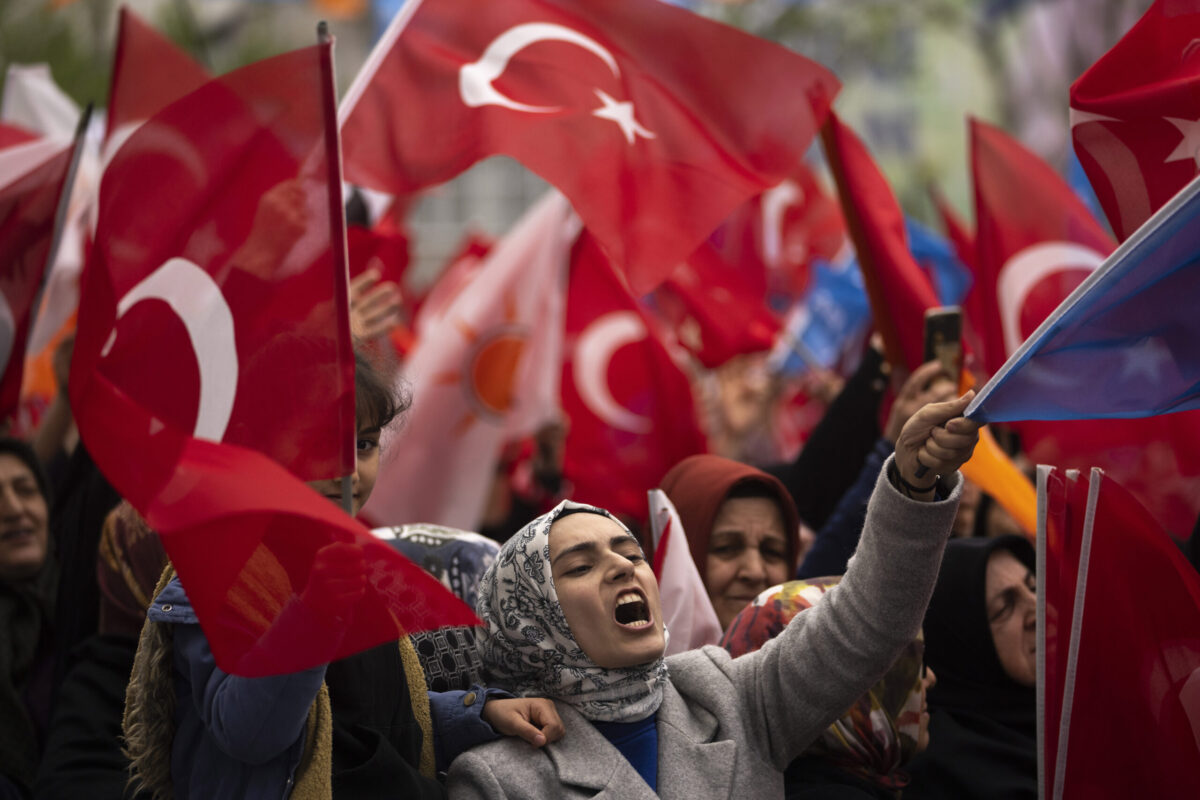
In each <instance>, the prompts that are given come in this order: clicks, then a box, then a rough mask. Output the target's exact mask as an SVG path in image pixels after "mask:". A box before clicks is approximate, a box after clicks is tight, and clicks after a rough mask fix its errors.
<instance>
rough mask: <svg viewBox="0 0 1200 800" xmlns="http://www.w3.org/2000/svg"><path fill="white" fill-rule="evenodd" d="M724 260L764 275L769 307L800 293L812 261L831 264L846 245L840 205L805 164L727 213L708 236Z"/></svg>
mask: <svg viewBox="0 0 1200 800" xmlns="http://www.w3.org/2000/svg"><path fill="white" fill-rule="evenodd" d="M709 242H710V243H711V245H712V246H713V247H714V248H715V249H716V250H717V251H718V252H719V253H720V255H721V256H722V258H724V259H725V260H726V261H727V262H728V263H730V264H736V265H737V266H738V268H739V269H741V270H744V271H747V272H752V273H755V274H758V273H761V274H763V275H764V276H765V278H764V279H763V280H764V281H765V283H766V287H767V292H768V294H769V296H770V298H771V301H772V305H774V306H775V307H781V306H786V304H787V302H788V301H791V300H795V299H797V298H799V297H800V296H802V295H803V294H804V293H805V292H806V291H807V290H808V288H809V286H810V284H811V278H812V270H813V265H814V263H815V262H817V261H824V262H832V261H834V260H835V259H837V257H838V256H839V254H841V252H842V250H843V249H844V248H845V246H846V225H845V222H844V221H843V219H842V209H841V206H840V205H838V201H837V198H835V197H833V196H832V195H831V194H830V193H829V192H828V191H827V190H826V189H825V187H824V186H823V185H822V184H821V181H820V180H818V179H817V176H816V175H815V174H814V173H813V170H812V168H811V167H810V166H809V165H808V163H807V162H804V161H801V162H800V164H799V165H798V166H797V167H796V169H794V170H793V171H792V173H791V174H790V175H789V176H788V177H787V178H785V179H784V180H782V181H780V182H779V183H778V184H776V185H775V186H772V187H771V188H770V189H767V190H766V191H765V192H763V193H762V194H760V195H758V196H757V197H754V198H752V199H751V200H750V201H749V202H747V203H744V204H743V205H742V206H741V207H739V208H738V209H737V210H735V211H734V212H733V213H732V214H730V216H729V218H728V219H726V220H725V222H724V223H722V225H721V227H719V228H717V230H716V231H714V232H713V234H712V235H711V236H710V237H709Z"/></svg>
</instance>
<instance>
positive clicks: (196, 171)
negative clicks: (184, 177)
mask: <svg viewBox="0 0 1200 800" xmlns="http://www.w3.org/2000/svg"><path fill="white" fill-rule="evenodd" d="M145 124H146V120H144V119H139V120H135V121H133V122H126V123H125V124H124V125H119V126H118V127H117V128H116V129H115V130H114V131H112V133H110V134H109V135H108V139H107V140H106V141H105V143H104V152H102V153H101V154H100V174H102V175H103V174H104V172H105V170H107V169H108V165H109V163H110V162H111V161H112V160H113V157H114V156H116V154H117V153H118V152H120V150H121V148H122V147H123V146H124V145H125V143H126V142H128V141H129V139H130V137H132V136H133V135H134V134H135V133H138V132H139V131H141V129H142V127H143V126H144V125H145ZM146 131H147V132H146V133H142V134H141V138H140V139H139V141H138V144H139V145H140V147H141V149H142V150H146V151H151V152H156V153H164V154H166V155H169V156H174V157H175V160H177V161H178V162H179V163H180V164H181V165H183V167H184V168H185V169H186V170H187V171H188V172H189V173H191V176H192V178H193V179H194V180H195V181H196V184H197V185H201V184H203V183H204V181H205V177H206V176H207V174H208V169H207V168H206V167H205V165H204V159H203V158H201V157H200V154H199V153H198V152H196V147H195V145H193V144H192V143H191V142H190V141H188V139H187V137H186V136H183V135H181V134H180V133H179V132H178V131H177V130H175V129H173V128H170V127H168V126H166V125H154V126H152V127H150V128H147V129H146Z"/></svg>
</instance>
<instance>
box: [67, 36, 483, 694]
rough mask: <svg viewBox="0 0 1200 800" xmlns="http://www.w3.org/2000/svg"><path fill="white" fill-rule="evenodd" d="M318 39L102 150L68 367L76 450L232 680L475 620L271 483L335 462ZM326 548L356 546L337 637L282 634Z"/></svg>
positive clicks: (346, 346)
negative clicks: (116, 498)
mask: <svg viewBox="0 0 1200 800" xmlns="http://www.w3.org/2000/svg"><path fill="white" fill-rule="evenodd" d="M330 50H331V45H330V44H323V45H320V46H317V47H311V48H307V49H304V50H299V51H296V52H292V53H287V54H284V55H281V56H278V57H276V58H272V59H268V60H265V61H261V62H258V63H256V64H252V65H250V66H248V67H245V68H242V69H240V70H237V71H235V72H232V73H229V74H228V75H225V76H223V77H221V78H219V79H216V80H213V81H211V82H209V83H207V84H205V85H204V86H202V87H201V88H200V89H198V90H197V91H195V92H193V93H191V94H190V95H188V96H186V97H185V98H183V99H181V100H179V101H178V102H175V103H173V104H171V105H170V106H168V107H166V108H165V109H163V110H162V111H161V112H159V113H158V114H156V115H155V116H153V117H151V118H150V119H149V120H147V122H145V123H144V124H143V125H142V126H140V127H139V128H138V130H137V131H135V132H134V133H133V134H132V135H131V136H130V137H129V139H128V140H127V141H126V143H125V144H124V146H122V147H121V149H120V150H119V151H117V153H116V154H115V155H114V157H113V159H112V162H111V163H110V164H109V167H108V169H107V171H106V174H105V178H104V181H103V183H102V185H101V193H100V204H99V223H98V226H97V231H96V246H95V249H94V257H93V260H92V261H91V263H90V264H89V266H88V269H87V271H86V279H85V285H84V288H83V292H82V301H81V306H80V314H79V330H78V335H77V339H76V344H75V355H74V360H73V362H72V373H71V382H70V391H71V401H72V407H73V408H74V410H75V413H76V418H77V420H78V423H79V428H80V432H81V435H82V437H83V439H84V441H85V442H86V444H87V447H88V450H89V451H90V452H91V454H92V455H93V457H94V458H95V459H96V462H97V464H98V465H99V466H100V468H101V469H102V470H103V472H104V474H105V476H106V477H107V478H108V479H109V480H110V481H111V482H112V483H113V485H114V486H116V487H117V489H118V490H119V491H120V492H121V494H122V495H123V496H125V497H126V498H128V499H129V500H130V502H131V503H132V504H133V505H134V506H135V507H136V508H137V509H138V510H139V511H140V512H141V513H142V514H143V516H144V517H145V518H146V519H147V521H148V522H149V523H150V524H151V525H152V526H153V527H154V528H155V529H156V530H158V531H159V533H160V534H161V535H162V537H163V543H164V545H165V547H166V549H167V553H168V554H169V555H170V557H171V559H172V561H173V562H174V564H175V567H176V569H177V570H178V572H179V575H180V578H181V580H182V581H183V582H184V585H185V586H186V587H187V590H188V592H189V595H190V597H191V599H192V601H193V603H194V605H195V607H196V612H197V615H198V617H199V618H200V621H201V624H202V625H203V626H204V629H205V633H206V634H207V636H208V640H209V643H210V644H211V646H212V650H213V654H214V656H215V657H216V659H217V663H218V664H219V665H220V666H221V668H222V669H224V670H226V671H228V672H235V673H237V674H242V675H264V674H271V673H279V672H289V671H294V670H296V669H300V668H303V667H307V666H313V665H316V664H320V663H324V662H327V661H329V660H331V659H334V658H340V657H342V656H345V655H348V654H350V653H352V652H355V651H357V650H361V649H362V648H363V647H366V646H370V645H373V644H378V643H380V642H383V641H386V640H388V639H393V638H395V637H397V636H398V635H400V631H401V627H402V628H403V629H404V630H410V631H411V630H421V629H422V628H424V627H428V626H431V625H434V626H436V625H440V624H459V623H462V622H464V621H469V620H471V619H472V618H473V615H471V614H470V613H469V612H468V611H467V610H466V609H465V608H464V607H463V606H462V605H461V604H460V603H457V602H456V601H454V600H453V599H452V598H451V595H449V594H448V593H446V592H444V591H442V590H441V589H440V584H438V583H437V582H436V581H426V580H424V576H423V573H422V571H421V570H420V569H419V568H418V567H416V566H415V565H414V564H412V563H410V562H408V561H406V560H404V559H403V558H401V557H399V556H398V554H395V553H394V551H392V552H388V551H389V550H390V549H389V548H384V549H382V550H381V549H379V548H377V547H375V546H374V545H375V544H376V543H375V542H374V540H373V539H372V537H371V536H370V534H369V533H368V532H367V530H366V529H365V528H363V527H362V526H361V525H359V524H358V523H356V522H354V521H353V520H351V519H349V518H348V517H346V516H345V515H344V514H343V513H342V512H340V511H339V510H338V509H336V508H335V507H334V506H333V505H332V504H330V503H329V502H328V501H327V500H325V499H324V498H321V497H319V496H318V495H316V494H315V493H314V492H312V491H311V490H309V489H308V488H307V487H305V486H304V484H302V483H300V481H299V480H297V479H296V478H295V477H293V476H292V475H289V474H288V471H289V470H290V471H291V472H292V473H293V474H294V475H297V476H300V477H302V478H308V479H315V478H329V477H333V476H336V475H339V474H346V473H347V472H349V469H348V468H347V466H346V465H347V463H353V461H352V459H353V458H354V449H353V447H352V441H353V438H352V437H351V436H350V435H349V434H350V432H351V431H352V430H353V420H354V397H353V369H354V367H353V360H352V357H351V356H352V353H351V349H350V342H349V320H348V318H347V315H348V301H347V297H346V273H345V266H344V262H342V261H341V260H340V257H341V254H342V253H343V252H344V250H343V249H342V247H343V244H342V241H341V238H340V237H341V235H342V233H343V227H342V226H343V225H344V219H343V215H342V213H343V212H342V207H341V198H340V186H341V183H340V176H339V175H338V174H337V173H338V171H337V164H336V161H335V160H330V156H331V154H335V153H336V152H337V141H336V127H335V125H334V124H333V108H334V103H333V86H332V66H331V62H330V58H331V54H330ZM248 447H252V448H254V449H255V450H258V451H260V452H254V450H250V449H247V448H248ZM347 451H349V452H347ZM262 454H265V455H266V456H270V458H266V457H264V455H262ZM347 456H348V458H349V459H351V460H350V461H348V460H347ZM272 459H273V461H272ZM275 462H278V464H281V465H282V466H278V465H277V464H276V463H275ZM284 467H286V468H287V469H284ZM333 542H354V543H357V544H359V545H360V546H361V547H362V549H363V551H364V553H365V555H366V559H365V569H366V578H367V580H368V582H369V588H368V590H367V591H366V593H365V594H364V596H363V597H362V599H361V600H360V601H359V602H358V603H357V604H356V605H355V606H354V607H353V609H352V610H351V612H350V613H349V615H348V618H347V619H346V620H345V624H344V625H343V626H341V628H340V629H339V630H327V631H321V630H319V629H311V630H307V629H301V630H297V629H296V627H294V626H295V625H297V624H298V623H296V622H295V620H296V619H297V616H298V614H297V609H302V608H308V607H310V605H311V599H305V596H306V594H307V593H309V590H310V588H311V587H309V586H308V577H309V573H310V570H311V568H312V564H313V557H314V554H315V553H316V552H317V551H318V550H320V549H321V548H322V547H324V546H325V545H328V544H331V543H333ZM318 602H319V598H318ZM299 616H300V617H303V616H304V615H303V614H299ZM451 620H458V622H457V623H456V622H452V621H451ZM398 626H400V627H398ZM301 627H302V626H301Z"/></svg>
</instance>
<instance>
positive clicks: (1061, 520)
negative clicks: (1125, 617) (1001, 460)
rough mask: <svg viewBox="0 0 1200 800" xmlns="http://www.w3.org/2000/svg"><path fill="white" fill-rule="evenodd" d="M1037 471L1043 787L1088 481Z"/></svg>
mask: <svg viewBox="0 0 1200 800" xmlns="http://www.w3.org/2000/svg"><path fill="white" fill-rule="evenodd" d="M1040 469H1041V470H1042V471H1044V472H1045V478H1044V480H1045V488H1044V489H1039V492H1040V494H1039V498H1038V499H1039V514H1044V515H1045V518H1044V520H1039V528H1038V532H1037V535H1038V547H1039V548H1041V547H1044V548H1045V559H1044V566H1043V569H1042V572H1041V574H1039V575H1038V576H1037V583H1038V592H1039V594H1040V595H1041V596H1042V597H1043V598H1044V599H1045V607H1046V610H1045V623H1044V624H1043V625H1042V627H1041V629H1040V630H1039V637H1040V641H1039V642H1038V648H1039V651H1040V652H1041V653H1043V654H1044V664H1045V668H1044V671H1043V673H1042V675H1041V676H1040V683H1041V688H1042V691H1043V693H1044V694H1043V697H1044V704H1045V709H1046V710H1045V720H1044V723H1043V724H1044V729H1043V730H1044V732H1045V738H1044V739H1043V741H1044V742H1045V745H1044V748H1045V752H1046V754H1047V755H1048V756H1049V757H1050V758H1049V761H1048V762H1047V764H1046V778H1045V780H1046V784H1047V786H1053V785H1054V771H1055V765H1054V754H1055V753H1056V752H1058V738H1059V724H1060V720H1061V716H1062V713H1061V712H1062V702H1063V690H1064V686H1065V681H1066V674H1067V660H1068V657H1069V652H1070V644H1071V616H1072V613H1073V610H1074V607H1075V584H1076V582H1077V581H1078V579H1079V546H1080V544H1081V543H1082V541H1083V521H1084V511H1085V509H1086V506H1087V493H1088V482H1087V478H1086V477H1084V478H1083V479H1082V480H1080V479H1079V472H1078V471H1077V470H1071V471H1069V472H1068V471H1066V470H1060V469H1056V468H1053V467H1042V468H1040ZM1039 477H1040V476H1039Z"/></svg>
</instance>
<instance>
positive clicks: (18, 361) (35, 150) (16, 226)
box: [0, 139, 75, 419]
mask: <svg viewBox="0 0 1200 800" xmlns="http://www.w3.org/2000/svg"><path fill="white" fill-rule="evenodd" d="M74 149H75V148H74V147H73V146H67V147H63V146H62V145H61V144H59V143H56V142H52V141H49V140H46V139H32V140H28V141H26V142H25V143H23V144H14V145H12V146H11V147H7V148H5V149H3V150H0V374H3V378H0V419H9V418H10V417H11V416H12V415H13V414H14V412H15V411H16V410H17V405H18V403H19V401H20V395H21V378H22V376H23V375H24V368H25V343H26V340H27V338H28V336H29V328H30V314H31V311H32V309H33V303H34V300H35V299H36V297H37V293H38V290H39V289H40V288H41V286H42V278H43V276H44V275H45V272H46V265H47V263H48V261H49V259H50V257H51V252H50V251H51V248H52V247H53V243H54V232H55V231H54V228H55V222H56V216H57V212H58V208H59V205H60V202H61V197H62V193H63V190H64V187H65V185H66V182H67V177H68V172H69V171H70V167H71V156H72V153H73V151H74Z"/></svg>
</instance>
